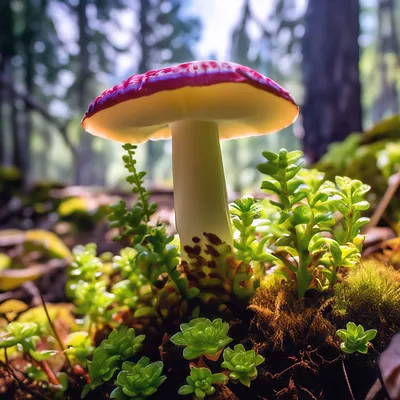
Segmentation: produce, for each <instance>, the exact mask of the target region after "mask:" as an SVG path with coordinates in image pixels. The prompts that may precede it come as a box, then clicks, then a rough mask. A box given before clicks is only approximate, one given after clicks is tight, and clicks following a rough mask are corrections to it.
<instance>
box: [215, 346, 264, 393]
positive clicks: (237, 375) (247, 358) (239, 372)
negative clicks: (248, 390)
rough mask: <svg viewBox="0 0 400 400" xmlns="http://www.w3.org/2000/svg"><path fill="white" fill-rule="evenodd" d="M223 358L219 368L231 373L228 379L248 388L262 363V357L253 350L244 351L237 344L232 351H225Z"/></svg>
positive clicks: (242, 347) (228, 349)
mask: <svg viewBox="0 0 400 400" xmlns="http://www.w3.org/2000/svg"><path fill="white" fill-rule="evenodd" d="M223 357H224V362H223V363H222V364H221V367H222V368H226V369H229V370H230V371H232V372H231V373H230V375H229V377H230V378H231V379H233V380H234V381H236V380H238V381H239V382H240V383H242V384H243V385H245V386H248V387H249V386H250V383H251V381H252V380H254V379H256V378H257V375H258V371H257V367H258V366H259V365H260V364H262V363H263V362H264V357H262V356H260V355H259V354H257V353H256V352H255V351H254V350H248V351H246V350H245V348H244V346H243V345H242V344H237V345H236V346H235V347H234V349H233V350H232V349H230V348H227V349H225V350H224V353H223Z"/></svg>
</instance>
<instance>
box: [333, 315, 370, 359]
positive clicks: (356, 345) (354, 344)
mask: <svg viewBox="0 0 400 400" xmlns="http://www.w3.org/2000/svg"><path fill="white" fill-rule="evenodd" d="M336 334H337V335H338V336H339V338H340V339H341V340H342V343H340V348H341V349H342V350H343V351H344V352H345V353H349V354H352V353H354V352H356V351H358V352H359V353H362V354H367V353H368V345H369V342H370V341H371V340H372V339H374V338H375V336H376V334H377V330H376V329H369V330H367V331H365V330H364V328H363V326H362V325H358V326H356V324H355V323H354V322H348V323H347V325H346V329H339V330H338V331H336Z"/></svg>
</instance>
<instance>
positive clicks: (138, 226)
mask: <svg viewBox="0 0 400 400" xmlns="http://www.w3.org/2000/svg"><path fill="white" fill-rule="evenodd" d="M122 147H123V149H124V150H125V151H126V154H124V156H123V157H122V159H123V161H124V166H125V168H126V169H127V171H128V172H129V175H128V177H127V178H126V181H127V182H128V183H129V184H130V185H132V192H133V193H135V194H137V200H136V202H135V204H133V206H132V207H131V208H128V207H127V205H126V203H125V202H124V201H123V200H121V201H120V202H118V203H116V204H113V205H112V206H110V214H109V216H108V219H109V221H110V226H111V227H112V228H118V229H119V232H120V233H119V235H118V236H117V237H116V238H115V240H121V239H123V238H125V239H127V240H129V241H130V242H131V243H132V247H133V249H134V251H135V253H136V254H133V252H130V253H129V254H127V256H129V257H130V261H129V264H130V265H128V268H129V267H132V266H133V267H134V269H138V270H139V271H140V273H141V274H143V275H144V276H145V277H146V279H147V280H148V281H149V283H151V284H155V283H156V282H157V279H158V278H159V276H160V275H161V274H163V273H167V274H168V277H169V278H170V279H171V280H172V281H173V282H174V284H175V285H176V287H177V289H178V290H179V292H180V293H181V295H182V296H183V297H193V296H195V295H196V294H197V292H195V291H192V292H189V291H188V287H187V286H188V285H187V279H186V278H185V277H184V276H182V275H181V273H180V272H179V271H178V270H177V266H178V264H179V253H178V250H177V248H176V247H175V246H173V245H171V242H172V241H173V239H174V237H173V236H169V235H167V232H166V229H165V226H164V225H163V224H161V223H158V224H156V225H155V226H152V225H151V224H150V218H151V216H152V215H153V214H154V213H155V212H156V210H157V204H156V203H151V202H150V193H149V192H148V191H147V190H146V188H145V187H144V179H143V178H144V177H145V175H146V172H143V171H138V170H137V168H136V160H135V159H134V156H135V151H136V148H137V146H135V145H132V144H129V143H127V144H124V145H123V146H122ZM124 256H125V255H124ZM124 256H123V255H122V254H121V257H122V258H124ZM132 256H133V258H132ZM118 261H121V260H118ZM118 261H117V263H118ZM122 267H123V270H124V273H126V267H127V264H126V263H125V265H124V264H122Z"/></svg>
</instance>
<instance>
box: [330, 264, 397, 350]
mask: <svg viewBox="0 0 400 400" xmlns="http://www.w3.org/2000/svg"><path fill="white" fill-rule="evenodd" d="M335 295H336V296H335V297H336V302H335V305H334V313H335V315H336V316H338V317H342V318H344V319H345V320H346V321H355V322H356V323H357V324H361V325H363V326H364V327H365V328H366V329H369V328H376V329H378V340H379V342H380V344H381V345H385V343H386V344H387V343H388V339H389V338H390V337H391V336H392V335H393V334H394V333H395V332H397V331H399V330H400V306H399V305H400V271H396V270H395V269H394V268H393V267H389V266H386V265H384V264H381V263H379V262H377V261H374V260H366V261H364V262H362V263H361V264H360V265H359V266H357V267H356V268H355V269H353V270H352V271H351V272H350V273H349V275H348V276H347V278H346V279H345V280H344V281H343V282H342V283H341V284H338V285H336V288H335Z"/></svg>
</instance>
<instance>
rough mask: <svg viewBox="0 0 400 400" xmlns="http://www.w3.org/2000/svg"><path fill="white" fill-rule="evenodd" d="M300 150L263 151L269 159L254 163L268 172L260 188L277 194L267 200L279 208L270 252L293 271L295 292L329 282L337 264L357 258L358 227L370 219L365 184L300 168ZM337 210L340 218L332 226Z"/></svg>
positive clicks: (328, 285) (322, 287) (324, 286)
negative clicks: (365, 215)
mask: <svg viewBox="0 0 400 400" xmlns="http://www.w3.org/2000/svg"><path fill="white" fill-rule="evenodd" d="M302 155H303V153H302V152H301V151H293V152H290V153H289V152H287V151H286V150H285V149H283V150H280V152H279V154H276V153H272V152H268V151H267V152H263V156H264V157H265V159H266V160H267V161H266V162H265V163H263V164H259V165H258V166H257V168H258V170H259V171H260V172H262V173H263V174H265V175H267V176H268V179H267V180H264V181H263V182H262V185H261V188H262V189H264V190H265V191H267V192H269V193H272V194H273V195H274V196H276V200H270V202H271V204H272V205H273V206H275V207H276V210H277V212H278V214H279V219H278V220H277V222H276V232H277V233H278V236H276V238H275V239H276V240H275V241H274V242H272V243H273V245H272V248H273V250H275V251H274V255H275V256H277V257H278V258H279V259H280V260H281V262H282V263H283V264H284V265H285V266H286V268H288V269H289V271H291V273H292V274H294V276H295V277H296V283H297V290H298V295H299V297H303V296H304V294H305V292H306V290H307V289H309V288H310V287H312V286H316V287H317V288H318V289H319V290H327V289H329V288H331V287H332V286H333V285H334V284H335V283H336V281H337V274H338V272H339V269H340V268H341V267H352V266H354V265H355V264H356V263H357V261H358V260H359V257H360V250H361V244H362V241H363V237H362V236H361V235H360V229H361V228H362V226H364V225H365V224H366V223H367V222H368V219H367V218H361V211H363V210H366V209H367V208H368V206H369V204H368V202H367V201H366V200H365V194H366V193H367V192H368V190H369V186H368V185H363V184H362V183H361V182H360V181H357V180H351V179H349V178H347V177H336V180H335V182H336V183H333V182H330V181H324V180H323V174H321V173H319V172H318V171H316V170H311V171H306V170H302V167H301V164H300V163H299V161H300V159H301V157H302ZM337 211H338V212H339V213H340V214H341V215H342V217H343V222H342V223H341V224H339V228H335V229H333V227H334V225H335V224H336V223H337V219H336V218H335V217H334V213H335V212H337ZM327 232H330V233H331V236H332V237H327V235H326V233H327Z"/></svg>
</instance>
